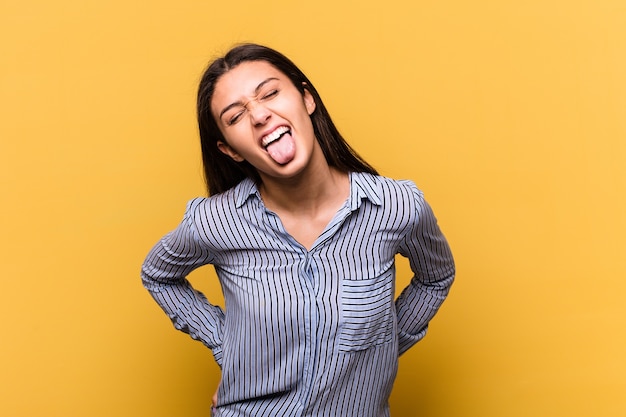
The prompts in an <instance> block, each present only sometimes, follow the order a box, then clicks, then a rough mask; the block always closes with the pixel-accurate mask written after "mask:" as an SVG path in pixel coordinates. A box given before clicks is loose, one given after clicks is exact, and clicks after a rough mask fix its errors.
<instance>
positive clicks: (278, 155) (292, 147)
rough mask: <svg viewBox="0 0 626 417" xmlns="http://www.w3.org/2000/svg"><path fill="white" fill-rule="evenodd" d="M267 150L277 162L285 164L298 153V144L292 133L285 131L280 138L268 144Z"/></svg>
mask: <svg viewBox="0 0 626 417" xmlns="http://www.w3.org/2000/svg"><path fill="white" fill-rule="evenodd" d="M266 150H267V153H269V154H270V156H271V157H272V159H273V160H274V161H276V163H278V164H281V165H284V164H286V163H287V162H290V161H291V160H292V159H293V158H294V156H295V155H296V144H295V143H294V141H293V138H292V137H291V135H290V134H289V133H285V134H284V135H283V136H282V137H281V138H280V139H278V140H275V141H274V142H272V143H270V144H269V145H267V148H266Z"/></svg>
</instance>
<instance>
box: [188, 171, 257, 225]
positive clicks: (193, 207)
mask: <svg viewBox="0 0 626 417" xmlns="http://www.w3.org/2000/svg"><path fill="white" fill-rule="evenodd" d="M254 190H256V188H255V186H254V184H253V183H251V182H249V181H246V180H244V181H242V182H241V183H239V184H238V185H236V186H235V187H233V188H231V189H229V190H226V191H224V192H223V193H220V194H215V195H212V196H210V197H197V198H194V199H191V200H189V201H188V202H187V209H186V214H187V215H188V216H191V217H196V216H203V217H204V216H208V217H213V215H215V214H221V215H223V214H224V213H234V212H235V210H236V208H237V207H240V206H241V205H242V204H243V203H244V202H245V201H246V200H247V197H248V196H249V195H250V194H253V193H254Z"/></svg>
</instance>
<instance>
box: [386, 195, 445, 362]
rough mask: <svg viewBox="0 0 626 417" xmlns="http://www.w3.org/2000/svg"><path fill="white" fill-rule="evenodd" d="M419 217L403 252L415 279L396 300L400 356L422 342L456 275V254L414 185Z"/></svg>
mask: <svg viewBox="0 0 626 417" xmlns="http://www.w3.org/2000/svg"><path fill="white" fill-rule="evenodd" d="M412 188H413V197H414V199H415V209H416V217H415V220H414V222H413V224H412V228H411V230H410V232H409V233H408V234H407V236H406V237H405V239H404V241H403V242H402V244H401V246H400V250H399V253H400V254H401V255H402V256H405V257H407V258H408V259H409V263H410V266H411V270H412V271H413V274H414V275H413V277H412V279H411V282H410V284H409V285H408V286H407V287H406V288H405V289H404V290H403V292H402V293H401V294H400V296H399V297H398V299H397V300H396V312H397V316H398V335H399V353H400V354H402V353H404V352H406V351H407V350H408V349H409V348H410V347H411V346H413V345H414V344H415V343H417V342H418V341H420V340H421V339H422V338H423V337H424V336H425V335H426V331H427V329H428V323H429V322H430V320H431V319H432V318H433V317H434V316H435V314H436V313H437V311H438V310H439V307H440V306H441V304H442V303H443V302H444V300H445V299H446V297H447V295H448V292H449V291H450V287H451V286H452V282H453V281H454V276H455V265H454V259H453V257H452V252H451V251H450V247H449V246H448V242H447V241H446V238H445V237H444V236H443V234H442V233H441V230H440V229H439V226H438V225H437V219H436V218H435V216H434V214H433V212H432V209H431V208H430V206H429V205H428V203H427V202H426V200H424V197H423V194H422V192H421V191H419V190H418V189H417V187H415V185H413V184H412Z"/></svg>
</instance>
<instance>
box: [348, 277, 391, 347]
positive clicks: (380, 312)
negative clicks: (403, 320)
mask: <svg viewBox="0 0 626 417" xmlns="http://www.w3.org/2000/svg"><path fill="white" fill-rule="evenodd" d="M393 280H394V273H393V271H392V270H390V271H387V272H386V273H385V274H384V275H382V276H380V277H377V278H372V279H363V280H347V279H344V280H343V282H342V293H341V302H342V309H341V313H342V320H341V325H340V333H339V351H342V352H352V351H359V350H365V349H369V348H371V347H375V346H379V345H382V344H386V343H389V342H391V341H392V340H393V337H394V335H395V332H394V328H395V325H394V323H395V307H394V282H393Z"/></svg>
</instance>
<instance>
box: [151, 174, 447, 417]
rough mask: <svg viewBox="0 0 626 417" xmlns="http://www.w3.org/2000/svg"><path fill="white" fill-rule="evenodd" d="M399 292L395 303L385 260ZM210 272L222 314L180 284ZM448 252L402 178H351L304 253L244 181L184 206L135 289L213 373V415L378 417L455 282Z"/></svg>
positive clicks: (426, 209)
mask: <svg viewBox="0 0 626 417" xmlns="http://www.w3.org/2000/svg"><path fill="white" fill-rule="evenodd" d="M396 254H401V255H403V256H405V257H407V258H408V259H409V262H410V266H411V269H412V271H413V273H414V275H413V278H412V280H411V282H410V284H409V285H408V286H407V287H406V288H405V289H404V291H403V292H402V294H401V295H400V296H399V297H398V298H397V299H396V300H394V294H395V263H394V260H395V255H396ZM206 264H212V265H214V266H215V270H216V272H217V275H218V277H219V280H220V283H221V285H222V290H223V293H224V300H225V309H224V310H222V309H221V308H220V307H218V306H215V305H212V304H211V303H210V302H209V301H208V300H207V299H206V298H205V296H204V295H203V294H201V293H200V292H198V291H197V290H194V289H193V288H192V287H191V285H190V284H189V282H188V281H187V280H186V278H185V277H186V276H187V274H189V273H190V272H191V271H192V270H194V269H195V268H198V267H200V266H202V265H206ZM454 273H455V269H454V261H453V258H452V255H451V252H450V249H449V247H448V244H447V242H446V240H445V238H444V236H443V235H442V233H441V232H440V230H439V227H438V226H437V221H436V219H435V217H434V215H433V213H432V211H431V209H430V207H429V205H428V204H427V203H426V201H425V200H424V198H423V194H422V192H421V191H420V190H418V189H417V187H416V186H415V185H414V184H413V183H412V182H410V181H397V180H391V179H388V178H384V177H380V176H374V175H371V174H366V173H352V174H350V196H349V197H348V199H347V200H346V202H345V204H344V205H343V207H341V209H339V210H338V212H337V213H336V215H335V217H334V218H333V219H332V220H331V222H330V223H329V224H328V226H327V227H326V229H325V230H324V231H323V232H322V234H321V235H320V236H319V237H318V239H317V240H316V241H315V243H314V244H313V246H312V248H311V249H310V250H307V249H305V248H304V247H303V246H302V245H300V244H299V243H298V242H297V241H296V240H294V239H293V237H291V236H290V235H289V234H288V233H287V232H286V231H285V229H284V228H283V226H282V224H281V222H280V219H279V218H278V216H277V215H276V214H275V213H273V212H271V211H269V210H268V209H267V208H266V207H265V206H264V204H263V201H262V200H261V197H260V194H259V191H258V189H257V187H256V185H255V184H254V182H253V181H251V180H244V181H242V182H241V183H240V184H239V185H237V186H236V187H234V188H232V189H230V190H229V191H227V192H224V193H222V194H218V195H215V196H212V197H209V198H197V199H194V200H191V201H190V202H189V203H188V205H187V210H186V212H185V215H184V218H183V220H182V222H181V223H180V225H179V226H178V227H177V228H176V229H175V230H174V231H172V232H171V233H169V234H167V235H166V236H165V237H163V239H161V241H160V242H159V243H158V244H157V245H156V246H155V247H154V248H153V249H152V251H151V252H150V253H149V255H148V257H147V258H146V260H145V262H144V264H143V267H142V279H143V284H144V286H145V287H146V288H147V289H148V291H149V292H150V293H151V295H152V296H153V297H154V299H155V300H156V302H157V303H158V304H159V305H160V306H161V307H162V308H163V310H164V311H165V312H166V313H167V315H168V316H169V317H170V318H171V320H172V321H173V323H174V326H175V327H176V328H177V329H179V330H181V331H183V332H186V333H188V334H189V335H190V336H191V337H192V338H194V339H197V340H200V341H201V342H202V343H204V344H205V345H206V346H207V347H208V348H210V349H211V350H212V352H213V355H214V358H215V360H216V361H217V363H218V364H219V366H220V368H221V370H222V379H221V382H220V385H219V389H218V406H217V409H216V410H215V411H214V413H215V415H216V416H222V417H226V416H228V417H244V416H251V417H263V416H268V417H270V416H271V417H275V416H320V417H321V416H323V417H328V416H349V417H352V416H353V417H383V416H389V407H388V398H389V395H390V393H391V388H392V385H393V381H394V378H395V375H396V370H397V364H398V356H399V355H400V354H402V353H403V352H405V351H406V350H407V349H409V348H410V347H411V346H412V345H414V344H415V343H416V342H418V341H419V340H420V339H422V337H424V335H425V333H426V329H427V326H428V322H429V321H430V320H431V319H432V317H433V316H434V315H435V313H436V312H437V310H438V308H439V307H440V305H441V304H442V303H443V301H444V299H445V298H446V296H447V294H448V291H449V289H450V286H451V285H452V281H453V280H454Z"/></svg>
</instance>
